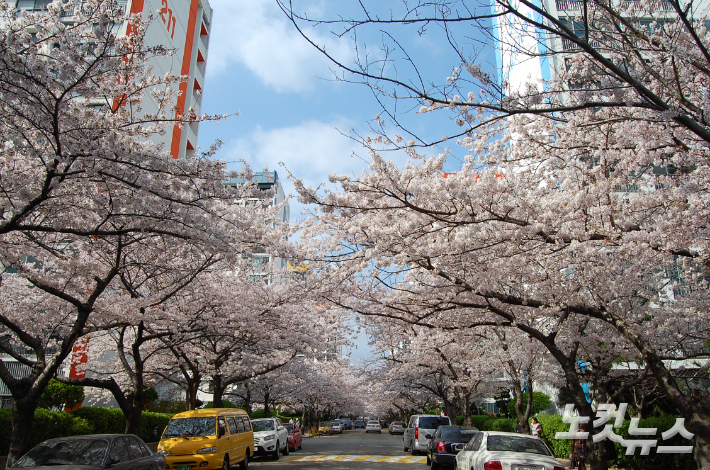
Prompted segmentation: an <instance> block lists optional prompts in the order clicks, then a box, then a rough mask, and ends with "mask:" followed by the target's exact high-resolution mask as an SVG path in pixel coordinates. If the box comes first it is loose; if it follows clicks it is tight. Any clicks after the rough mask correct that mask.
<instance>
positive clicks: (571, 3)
mask: <svg viewBox="0 0 710 470" xmlns="http://www.w3.org/2000/svg"><path fill="white" fill-rule="evenodd" d="M556 3H557V10H558V11H581V10H583V9H584V2H583V1H581V0H556ZM625 6H626V8H630V9H633V10H640V11H673V5H671V3H670V2H665V1H656V2H651V4H650V7H649V8H642V7H641V2H640V1H638V0H633V1H629V0H627V1H626V2H625ZM587 8H588V9H590V10H591V9H594V8H596V4H594V3H592V2H587Z"/></svg>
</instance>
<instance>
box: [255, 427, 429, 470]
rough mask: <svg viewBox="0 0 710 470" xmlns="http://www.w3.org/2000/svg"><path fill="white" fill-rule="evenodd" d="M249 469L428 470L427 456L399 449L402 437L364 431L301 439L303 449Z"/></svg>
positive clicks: (258, 462)
mask: <svg viewBox="0 0 710 470" xmlns="http://www.w3.org/2000/svg"><path fill="white" fill-rule="evenodd" d="M249 468H253V469H259V470H270V469H276V468H281V469H282V470H300V469H303V470H310V469H313V470H321V469H322V470H340V469H363V470H369V469H373V470H377V469H402V470H404V469H411V470H417V469H420V470H427V469H428V468H429V467H427V465H426V457H425V456H423V455H418V456H416V457H412V455H411V454H410V453H408V452H404V451H403V450H402V435H401V434H397V435H394V436H390V434H389V433H388V432H387V430H386V429H384V430H383V431H382V434H376V433H367V434H366V433H365V430H364V429H356V430H353V431H343V434H339V435H334V436H324V437H318V438H312V439H304V440H303V449H302V450H298V451H296V452H291V454H290V455H288V456H282V457H281V459H279V460H277V461H274V460H271V459H269V458H265V457H257V458H255V459H254V460H253V461H252V462H251V463H250V464H249Z"/></svg>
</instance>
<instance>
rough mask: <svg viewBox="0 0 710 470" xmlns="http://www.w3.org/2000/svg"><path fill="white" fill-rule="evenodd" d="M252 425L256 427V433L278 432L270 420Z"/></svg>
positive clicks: (259, 421) (257, 421) (254, 422)
mask: <svg viewBox="0 0 710 470" xmlns="http://www.w3.org/2000/svg"><path fill="white" fill-rule="evenodd" d="M251 424H252V426H254V432H258V431H274V430H276V427H275V426H274V422H273V421H272V420H270V419H265V420H263V421H261V420H256V421H252V422H251Z"/></svg>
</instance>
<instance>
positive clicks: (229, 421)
mask: <svg viewBox="0 0 710 470" xmlns="http://www.w3.org/2000/svg"><path fill="white" fill-rule="evenodd" d="M227 424H229V434H236V433H237V432H238V431H237V423H235V422H234V418H233V417H231V416H230V417H229V418H227Z"/></svg>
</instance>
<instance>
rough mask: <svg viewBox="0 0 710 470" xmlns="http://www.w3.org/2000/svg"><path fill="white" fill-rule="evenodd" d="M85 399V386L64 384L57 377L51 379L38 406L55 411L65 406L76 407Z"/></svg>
mask: <svg viewBox="0 0 710 470" xmlns="http://www.w3.org/2000/svg"><path fill="white" fill-rule="evenodd" d="M83 401H84V387H82V386H80V385H67V384H63V383H61V382H60V381H58V380H56V379H51V380H50V381H49V384H48V385H47V388H45V389H44V392H42V395H41V396H40V397H39V401H38V402H37V407H38V408H45V409H47V410H53V411H64V407H65V406H66V407H68V408H74V407H75V406H76V405H78V404H80V403H81V402H83Z"/></svg>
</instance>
